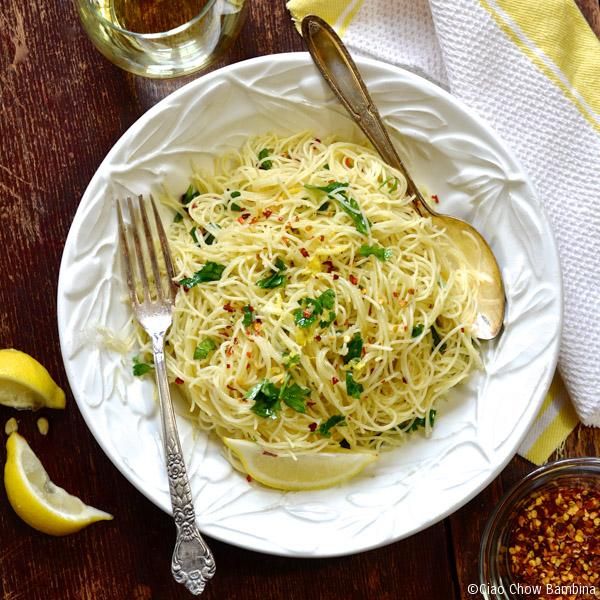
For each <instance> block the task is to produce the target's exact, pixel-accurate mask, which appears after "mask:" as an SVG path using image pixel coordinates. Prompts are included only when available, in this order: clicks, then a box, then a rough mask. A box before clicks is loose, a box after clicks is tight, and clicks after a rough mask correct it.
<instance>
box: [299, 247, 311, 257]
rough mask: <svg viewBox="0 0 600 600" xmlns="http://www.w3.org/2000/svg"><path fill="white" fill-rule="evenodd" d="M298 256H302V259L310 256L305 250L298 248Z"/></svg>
mask: <svg viewBox="0 0 600 600" xmlns="http://www.w3.org/2000/svg"><path fill="white" fill-rule="evenodd" d="M300 254H302V256H304V258H308V257H309V256H310V254H309V253H308V250H307V249H306V248H300Z"/></svg>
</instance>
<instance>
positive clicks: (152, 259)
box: [138, 195, 165, 300]
mask: <svg viewBox="0 0 600 600" xmlns="http://www.w3.org/2000/svg"><path fill="white" fill-rule="evenodd" d="M138 206H139V208H140V214H141V215H142V224H143V225H144V233H145V234H146V246H147V247H148V256H149V257H150V265H151V267H152V273H153V275H154V283H155V285H156V291H157V295H158V299H159V300H164V297H165V296H164V293H163V286H162V281H161V277H160V271H159V269H158V260H157V259H156V251H155V250H154V243H153V241H152V232H151V231H150V223H149V221H148V213H147V212H146V207H145V206H144V197H143V196H142V195H140V196H138Z"/></svg>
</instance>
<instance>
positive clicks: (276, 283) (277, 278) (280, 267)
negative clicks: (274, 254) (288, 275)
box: [256, 258, 286, 290]
mask: <svg viewBox="0 0 600 600" xmlns="http://www.w3.org/2000/svg"><path fill="white" fill-rule="evenodd" d="M275 268H276V269H277V270H276V271H273V270H271V275H269V276H268V277H265V278H264V279H259V280H258V281H257V282H256V285H257V286H258V287H260V288H263V289H265V290H270V289H273V288H276V287H280V286H282V285H285V283H286V279H285V275H284V274H283V272H284V271H285V269H286V266H285V263H284V262H283V261H282V260H281V258H278V259H277V260H276V261H275Z"/></svg>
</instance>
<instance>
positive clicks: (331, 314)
mask: <svg viewBox="0 0 600 600" xmlns="http://www.w3.org/2000/svg"><path fill="white" fill-rule="evenodd" d="M335 317H336V314H335V311H333V310H330V311H329V317H328V318H327V319H323V320H322V321H319V327H322V328H323V329H325V328H326V327H329V326H330V325H331V324H332V323H333V322H334V321H335Z"/></svg>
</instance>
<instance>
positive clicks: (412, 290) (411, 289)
mask: <svg viewBox="0 0 600 600" xmlns="http://www.w3.org/2000/svg"><path fill="white" fill-rule="evenodd" d="M407 291H408V293H409V294H410V295H411V296H413V295H414V293H415V288H408V290H407Z"/></svg>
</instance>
